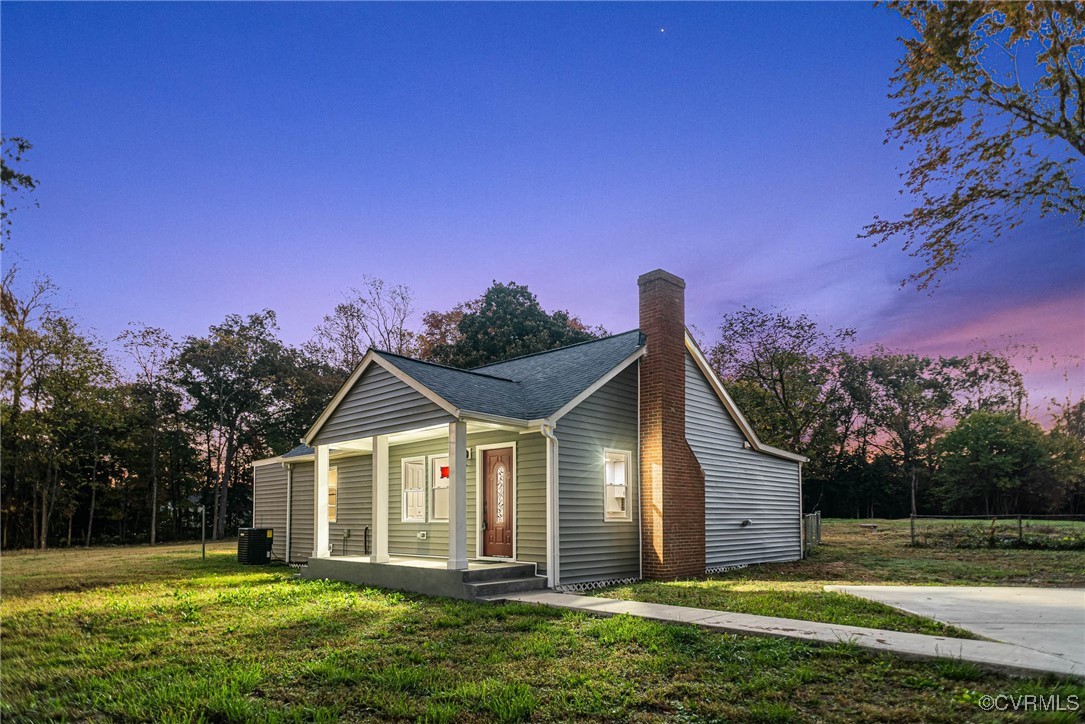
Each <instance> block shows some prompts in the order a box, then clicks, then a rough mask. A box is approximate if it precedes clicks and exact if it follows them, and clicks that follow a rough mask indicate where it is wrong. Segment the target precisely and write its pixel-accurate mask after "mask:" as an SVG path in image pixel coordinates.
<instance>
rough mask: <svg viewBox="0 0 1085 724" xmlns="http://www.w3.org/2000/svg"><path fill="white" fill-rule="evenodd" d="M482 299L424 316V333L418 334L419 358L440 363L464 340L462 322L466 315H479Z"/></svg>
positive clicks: (430, 312)
mask: <svg viewBox="0 0 1085 724" xmlns="http://www.w3.org/2000/svg"><path fill="white" fill-rule="evenodd" d="M481 307H482V298H481V297H479V298H478V299H472V300H471V301H469V302H460V303H459V304H457V305H456V306H454V307H453V308H452V309H450V310H448V311H447V312H438V311H436V310H431V311H429V312H426V313H425V314H423V315H422V331H421V332H420V333H419V334H418V356H419V358H421V359H424V360H430V361H432V362H439V361H441V358H442V357H444V356H447V355H448V354H449V353H450V351H451V350H452V349H453V347H454V346H455V345H456V344H458V343H459V342H460V340H461V339H463V335H462V334H460V322H461V321H462V320H463V315H465V314H478V311H479V309H480V308H481Z"/></svg>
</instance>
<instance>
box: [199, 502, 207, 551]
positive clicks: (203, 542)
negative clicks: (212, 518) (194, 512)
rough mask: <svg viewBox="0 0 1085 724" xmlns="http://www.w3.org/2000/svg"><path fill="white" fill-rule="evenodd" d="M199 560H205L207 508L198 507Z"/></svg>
mask: <svg viewBox="0 0 1085 724" xmlns="http://www.w3.org/2000/svg"><path fill="white" fill-rule="evenodd" d="M200 558H202V559H204V560H207V506H206V505H201V506H200Z"/></svg>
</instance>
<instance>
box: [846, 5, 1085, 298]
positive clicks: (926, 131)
mask: <svg viewBox="0 0 1085 724" xmlns="http://www.w3.org/2000/svg"><path fill="white" fill-rule="evenodd" d="M889 5H890V7H892V8H894V9H895V10H897V11H898V12H899V13H900V14H901V15H902V16H903V17H904V19H905V20H906V21H908V22H909V23H910V24H911V26H912V28H913V29H914V31H915V37H911V38H902V40H901V42H902V43H903V44H904V57H903V58H902V59H901V61H900V62H899V64H898V66H897V71H896V74H895V75H894V76H893V78H892V82H893V84H894V90H893V92H892V94H891V95H890V97H891V98H893V99H895V100H896V101H897V102H898V108H897V110H895V111H894V112H893V113H892V114H891V118H892V121H893V124H892V126H891V127H890V128H889V131H888V133H887V137H886V142H887V143H890V142H893V143H898V144H899V145H900V147H901V149H902V150H905V149H914V150H915V157H914V159H913V160H912V161H911V162H910V163H909V165H908V168H907V171H906V172H905V173H902V174H901V177H902V179H903V182H904V188H905V190H906V191H907V192H908V193H909V194H910V195H911V196H912V197H914V198H915V207H914V208H913V209H912V210H911V211H909V212H907V213H906V214H905V215H904V216H903V217H902V218H900V219H897V220H890V219H883V218H881V217H877V216H876V217H875V218H874V221H873V222H872V223H871V224H869V225H867V226H866V227H864V229H863V233H862V234H861V235H860V236H861V237H865V238H873V239H875V240H876V242H875V243H876V244H882V243H885V242H887V241H889V240H891V239H895V238H902V239H903V248H904V250H905V251H908V252H909V253H910V254H911V256H914V257H919V258H920V259H922V261H923V263H924V265H925V266H924V268H923V269H921V270H920V271H918V272H915V273H914V274H911V275H910V276H909V277H908V278H907V279H906V280H905V282H904V283H907V282H913V283H915V284H916V285H917V287H918V288H919V289H925V288H927V287H928V286H929V285H930V284H932V283H936V282H937V281H938V280H939V279H940V276H941V275H942V274H943V273H945V272H946V271H949V270H952V269H955V268H956V267H957V266H958V265H959V264H960V262H961V259H962V258H963V257H964V256H965V255H966V254H967V252H968V250H969V248H970V247H972V246H974V245H975V244H976V243H977V242H980V241H990V240H993V239H995V238H997V237H999V236H1000V235H1001V234H1002V233H1004V232H1005V231H1007V230H1010V229H1013V228H1014V227H1016V226H1018V225H1020V224H1021V222H1022V220H1023V219H1024V215H1025V213H1026V211H1027V210H1029V209H1030V208H1033V207H1036V206H1038V207H1039V211H1040V214H1041V215H1048V214H1051V215H1060V216H1065V217H1067V218H1069V219H1072V220H1073V221H1074V222H1076V223H1077V224H1081V223H1083V222H1085V193H1083V190H1082V188H1080V187H1079V186H1078V185H1077V183H1078V182H1079V180H1078V181H1076V180H1075V173H1076V169H1077V164H1078V163H1080V161H1081V157H1082V156H1085V79H1083V76H1085V6H1083V5H1082V4H1081V3H1068V2H1058V3H1056V2H1030V3H1009V2H993V1H990V0H985V1H980V2H968V3H962V2H944V3H925V2H924V3H920V2H891V3H889Z"/></svg>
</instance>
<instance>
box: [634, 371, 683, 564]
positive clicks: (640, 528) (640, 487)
mask: <svg viewBox="0 0 1085 724" xmlns="http://www.w3.org/2000/svg"><path fill="white" fill-rule="evenodd" d="M642 359H643V358H642ZM640 362H641V361H640V360H637V563H638V568H637V577H638V578H639V579H640V580H642V581H643V580H644V502H643V500H642V498H641V496H642V495H644V483H643V481H642V480H641V477H640V476H641V475H643V474H644V471H643V470H641V468H640V460H641V455H640V451H641V450H642V448H641V441H640V368H641V364H640ZM686 414H687V415H688V414H689V411H688V410H687V411H686Z"/></svg>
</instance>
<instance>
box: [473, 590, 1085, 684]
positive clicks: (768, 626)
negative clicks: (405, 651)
mask: <svg viewBox="0 0 1085 724" xmlns="http://www.w3.org/2000/svg"><path fill="white" fill-rule="evenodd" d="M494 600H502V601H519V602H522V603H534V604H538V605H543V606H554V607H557V608H566V609H571V610H574V611H584V612H586V613H594V614H599V615H603V616H615V615H618V614H622V613H625V614H629V615H631V616H639V617H641V618H647V619H651V620H653V621H665V622H673V623H688V624H694V625H696V626H701V627H702V628H706V629H710V630H712V631H719V632H721V633H730V634H741V635H744V636H749V635H754V636H778V637H782V638H791V639H798V640H800V641H813V642H820V643H830V644H835V643H839V642H842V641H850V642H853V643H855V645H857V646H859V647H860V648H863V649H867V650H870V651H874V652H879V653H881V652H884V653H891V654H896V655H897V656H900V657H903V658H907V659H941V658H949V659H960V660H963V661H971V662H972V663H975V664H977V665H980V666H983V667H985V668H990V669H996V670H998V671H1004V672H1007V673H1010V674H1014V675H1018V676H1028V677H1034V676H1041V675H1043V674H1047V673H1055V674H1060V675H1064V676H1066V675H1069V676H1076V677H1085V665H1082V664H1079V663H1076V662H1073V661H1070V660H1068V659H1065V658H1063V657H1060V656H1053V655H1051V654H1046V653H1043V652H1040V651H1036V650H1034V649H1027V648H1024V647H1022V646H1015V645H1013V644H1004V643H999V642H996V641H971V640H967V639H951V638H946V637H943V636H924V635H922V634H913V633H899V632H896V631H881V630H879V629H873V628H859V627H858V626H838V625H836V624H828V623H815V622H813V621H797V620H795V619H790V618H775V617H772V616H753V615H749V614H744V613H724V612H722V611H710V610H707V609H703V608H689V607H686V606H667V605H664V604H661V603H640V602H637V601H618V600H615V599H612V598H596V597H593V596H578V595H574V594H570V593H555V592H553V591H537V592H531V593H510V594H508V595H504V596H501V597H500V598H496V597H495V599H494Z"/></svg>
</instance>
